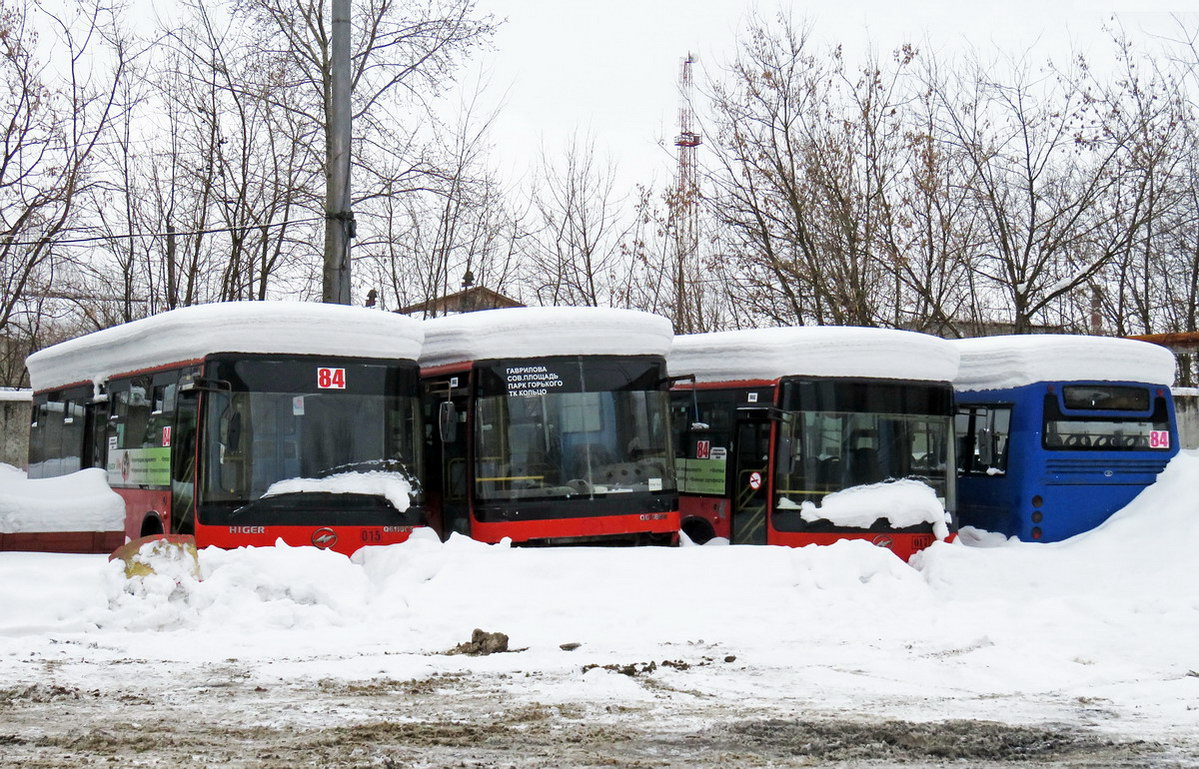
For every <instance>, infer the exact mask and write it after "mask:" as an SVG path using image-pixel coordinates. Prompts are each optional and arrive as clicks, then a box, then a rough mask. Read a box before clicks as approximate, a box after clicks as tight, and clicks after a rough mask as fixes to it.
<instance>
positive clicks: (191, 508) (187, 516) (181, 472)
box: [166, 370, 199, 534]
mask: <svg viewBox="0 0 1199 769" xmlns="http://www.w3.org/2000/svg"><path fill="white" fill-rule="evenodd" d="M198 377H199V371H198V370H196V371H184V372H183V373H182V376H181V378H180V384H182V383H183V382H192V381H194V380H195V379H197V378H198ZM170 393H171V396H170V397H171V401H172V403H173V406H174V414H175V418H174V421H173V422H172V424H171V430H170V432H169V433H168V434H167V440H166V444H167V445H168V446H170V449H171V533H172V534H195V529H196V521H195V509H196V506H195V500H196V418H197V417H196V415H197V412H198V409H199V398H197V397H196V396H195V395H182V394H181V392H180V390H179V387H178V386H175V385H174V384H172V385H171V390H170Z"/></svg>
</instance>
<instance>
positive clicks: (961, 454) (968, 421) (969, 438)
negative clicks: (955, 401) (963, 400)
mask: <svg viewBox="0 0 1199 769" xmlns="http://www.w3.org/2000/svg"><path fill="white" fill-rule="evenodd" d="M973 427H974V412H973V411H971V410H970V409H969V408H967V407H965V406H962V407H959V408H958V413H957V414H956V415H955V416H954V418H953V432H954V435H955V436H957V442H958V446H957V449H958V451H957V460H958V472H959V473H968V472H970V465H971V462H972V460H973V458H974V430H973Z"/></svg>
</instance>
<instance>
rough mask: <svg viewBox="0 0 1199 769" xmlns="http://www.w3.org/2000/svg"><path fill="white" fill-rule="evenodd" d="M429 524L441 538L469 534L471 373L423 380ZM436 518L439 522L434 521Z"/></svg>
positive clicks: (464, 372) (465, 372) (466, 372)
mask: <svg viewBox="0 0 1199 769" xmlns="http://www.w3.org/2000/svg"><path fill="white" fill-rule="evenodd" d="M424 400H425V403H426V404H428V408H427V409H426V411H425V416H426V419H425V432H426V443H425V446H426V449H427V450H428V452H427V455H426V460H425V462H426V467H427V468H428V484H427V488H426V493H427V494H428V495H429V503H430V504H429V509H430V511H431V514H432V515H433V516H435V517H436V519H435V520H431V521H430V522H429V523H430V525H432V526H433V527H434V529H436V530H437V531H438V532H439V533H440V534H441V535H442V537H448V536H449V535H450V533H451V532H455V531H456V532H458V533H459V534H465V535H468V536H469V535H470V493H469V491H470V476H471V473H470V454H471V451H470V446H471V434H470V425H471V421H470V419H469V418H468V415H469V413H470V372H469V371H462V372H460V373H457V374H453V375H450V376H439V377H436V378H433V379H427V380H425V398H424ZM437 519H439V520H437Z"/></svg>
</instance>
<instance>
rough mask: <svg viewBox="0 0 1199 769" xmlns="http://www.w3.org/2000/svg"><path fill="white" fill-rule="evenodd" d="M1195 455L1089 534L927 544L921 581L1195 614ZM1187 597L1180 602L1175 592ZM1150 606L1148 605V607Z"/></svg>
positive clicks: (954, 589) (983, 536) (960, 589)
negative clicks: (1054, 538)
mask: <svg viewBox="0 0 1199 769" xmlns="http://www.w3.org/2000/svg"><path fill="white" fill-rule="evenodd" d="M1197 482H1199V453H1197V452H1194V451H1183V452H1180V453H1179V454H1178V455H1177V456H1175V457H1174V458H1173V459H1171V460H1170V464H1168V465H1167V466H1166V469H1165V470H1164V471H1162V473H1161V474H1160V475H1159V476H1158V477H1157V481H1156V482H1155V483H1154V484H1152V485H1151V486H1148V487H1147V488H1146V489H1145V490H1144V491H1142V492H1141V493H1140V494H1139V495H1138V496H1137V497H1136V499H1134V500H1133V501H1132V502H1130V503H1129V504H1128V505H1127V506H1126V507H1125V508H1124V509H1122V510H1120V511H1119V512H1117V513H1116V514H1115V515H1113V516H1112V517H1111V518H1109V519H1107V520H1106V521H1104V522H1103V523H1102V524H1101V525H1099V526H1098V527H1096V528H1095V529H1092V530H1091V531H1087V532H1084V533H1082V534H1078V535H1076V536H1074V537H1071V538H1070V539H1067V540H1064V541H1062V542H1053V543H1039V542H1020V541H1019V540H1017V539H1015V538H1012V539H1010V540H1007V541H1006V542H1004V541H1003V539H1002V536H1001V535H994V534H992V533H990V532H985V533H984V532H980V531H978V530H974V531H970V532H966V534H967V535H969V536H967V537H965V539H966V540H967V541H971V540H976V541H977V544H979V545H981V546H982V547H981V548H973V547H961V546H957V547H942V546H940V545H934V547H933V548H931V549H930V552H929V553H928V554H927V555H918V556H916V559H915V561H914V562H915V563H919V564H920V566H921V568H922V569H923V571H924V573H925V574H926V576H927V577H928V579H929V581H930V582H931V583H933V584H934V585H936V586H937V587H939V588H941V589H943V590H945V591H947V592H950V593H953V594H963V593H964V591H970V593H971V594H973V595H986V596H997V595H1003V594H1007V595H1027V594H1029V592H1031V591H1038V590H1045V589H1051V590H1052V591H1053V592H1054V593H1055V594H1057V595H1063V594H1065V595H1079V594H1087V595H1093V596H1095V597H1097V598H1103V599H1104V600H1109V599H1110V600H1112V601H1126V602H1128V603H1130V604H1136V605H1137V606H1139V607H1141V609H1139V610H1140V611H1154V610H1166V611H1172V610H1175V609H1190V610H1193V611H1199V569H1196V568H1195V555H1194V553H1195V549H1196V547H1197V546H1199V501H1197V500H1196V496H1195V488H1196V484H1197ZM1178 595H1181V596H1187V598H1186V599H1185V605H1182V606H1179V605H1176V602H1177V600H1178V599H1177V597H1172V596H1178ZM1151 607H1156V608H1151Z"/></svg>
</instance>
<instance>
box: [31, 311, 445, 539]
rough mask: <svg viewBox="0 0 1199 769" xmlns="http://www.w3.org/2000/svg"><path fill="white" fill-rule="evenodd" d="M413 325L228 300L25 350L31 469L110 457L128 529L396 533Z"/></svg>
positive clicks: (417, 511)
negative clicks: (30, 412)
mask: <svg viewBox="0 0 1199 769" xmlns="http://www.w3.org/2000/svg"><path fill="white" fill-rule="evenodd" d="M422 337H423V334H422V331H421V328H420V323H419V321H416V320H414V319H411V318H407V317H403V316H399V315H395V314H392V313H385V312H381V311H375V310H367V309H363V308H354V307H344V306H338V305H323V304H306V303H285V302H230V303H223V304H212V305H202V306H196V307H188V308H183V309H179V310H172V311H170V312H166V313H162V314H161V315H156V316H153V317H150V318H145V319H142V320H137V321H134V322H132V323H126V324H123V325H121V326H115V327H113V328H109V329H104V330H102V331H97V332H95V333H92V334H88V335H86V336H82V337H79V338H77V339H73V340H70V341H68V342H63V343H62V344H58V345H54V346H53V347H48V348H46V349H45V350H42V351H40V352H37V353H35V354H34V355H32V356H30V357H29V359H28V361H27V366H28V368H29V376H30V380H31V382H32V384H33V387H34V402H33V421H32V428H31V430H30V456H29V460H30V461H29V476H30V477H31V478H39V477H50V476H56V475H61V474H65V473H68V472H72V471H74V470H78V469H80V468H83V467H101V468H105V469H106V471H107V475H108V482H109V485H110V486H111V487H112V488H113V490H114V491H116V492H117V493H118V494H119V495H120V496H121V497H122V498H123V499H124V500H125V508H126V525H125V535H126V536H128V537H130V538H136V537H141V536H148V535H151V534H162V533H173V534H185V535H194V537H195V539H196V544H197V546H199V547H205V546H208V545H216V546H219V547H239V546H242V545H256V546H263V545H273V544H275V542H276V541H277V540H282V541H283V542H285V543H287V544H289V545H315V546H316V547H319V548H331V549H334V550H337V551H340V552H345V553H351V552H353V551H354V550H357V549H358V548H359V547H361V546H362V545H371V544H388V543H393V542H401V541H403V540H405V539H407V537H408V534H409V533H410V532H411V530H412V528H413V527H414V526H417V525H421V524H422V523H423V506H422V500H421V496H420V493H419V488H420V485H419V482H418V481H417V479H418V478H419V473H420V471H421V446H420V438H419V435H420V433H419V426H420V402H419V386H420V385H419V368H418V365H417V363H416V360H417V357H418V355H419V352H420V345H421V340H422Z"/></svg>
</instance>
